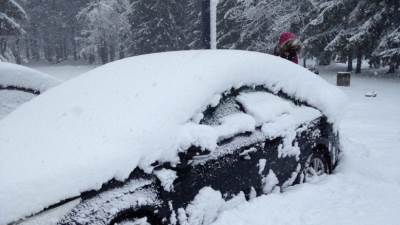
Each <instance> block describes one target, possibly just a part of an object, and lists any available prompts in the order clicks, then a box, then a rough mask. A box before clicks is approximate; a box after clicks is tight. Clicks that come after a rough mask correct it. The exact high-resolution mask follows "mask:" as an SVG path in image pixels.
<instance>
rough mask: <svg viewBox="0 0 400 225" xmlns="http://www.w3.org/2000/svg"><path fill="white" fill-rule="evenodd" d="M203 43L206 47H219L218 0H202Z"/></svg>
mask: <svg viewBox="0 0 400 225" xmlns="http://www.w3.org/2000/svg"><path fill="white" fill-rule="evenodd" d="M201 1H202V4H201V8H202V9H201V15H202V16H201V17H202V21H201V23H202V29H203V31H202V37H201V40H202V43H203V47H204V48H205V49H216V48H217V5H218V0H201Z"/></svg>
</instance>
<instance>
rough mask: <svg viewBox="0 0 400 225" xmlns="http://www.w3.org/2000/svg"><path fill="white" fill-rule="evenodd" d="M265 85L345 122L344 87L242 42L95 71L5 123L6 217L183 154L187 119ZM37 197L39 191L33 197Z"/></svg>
mask: <svg viewBox="0 0 400 225" xmlns="http://www.w3.org/2000/svg"><path fill="white" fill-rule="evenodd" d="M243 85H264V86H265V87H266V88H268V89H270V90H272V91H276V92H277V91H282V92H284V93H286V94H288V95H290V96H293V98H295V99H298V100H301V101H304V102H307V103H308V104H310V105H311V106H314V107H316V108H318V109H319V110H321V111H322V112H323V113H324V114H325V115H326V116H327V117H328V118H329V120H330V121H331V122H335V121H338V119H339V118H340V113H339V112H340V110H341V109H342V107H343V103H344V102H345V96H344V94H343V93H342V92H341V91H340V90H339V89H337V88H336V87H334V86H332V85H330V84H328V83H327V82H325V81H324V80H323V79H322V78H320V77H318V76H316V75H314V74H313V73H311V72H309V71H308V70H306V69H304V68H302V67H300V66H298V65H296V64H294V63H292V62H289V61H286V60H283V59H281V58H279V57H275V56H271V55H266V54H262V53H256V52H248V51H235V50H199V51H178V52H167V53H158V54H149V55H143V56H137V57H131V58H127V59H123V60H119V61H116V62H113V63H110V64H107V65H104V66H101V67H99V68H97V69H94V70H92V71H89V72H88V73H86V74H84V75H81V76H79V77H77V78H74V79H71V80H69V81H67V82H65V83H63V84H62V85H59V86H57V87H55V88H53V89H51V90H49V91H47V92H45V93H44V94H42V95H41V96H39V97H37V98H35V99H33V100H32V101H30V102H28V103H26V104H25V105H23V106H22V107H20V108H18V109H17V110H16V111H14V112H13V113H11V114H10V115H9V116H7V117H6V118H5V119H3V120H2V121H0V180H1V183H2V185H0V208H1V209H2V210H1V211H0V224H3V223H8V222H10V221H13V220H16V219H19V218H21V217H23V216H27V215H30V214H31V213H35V212H38V211H40V210H42V209H43V208H45V207H46V206H49V205H51V204H54V203H57V202H58V201H61V200H63V199H67V198H70V197H73V196H76V195H79V194H80V193H81V192H83V191H87V190H91V189H99V188H100V187H101V185H102V184H103V183H105V182H107V181H108V180H111V179H112V178H116V179H118V180H124V179H125V178H127V177H128V175H129V174H130V172H131V171H132V170H133V169H134V168H136V167H138V166H139V167H140V168H142V169H143V170H145V171H149V170H151V168H150V165H151V163H152V162H154V161H156V160H158V161H176V160H177V152H178V149H179V147H180V141H181V140H180V137H181V135H182V130H181V128H182V126H183V125H184V124H185V123H186V122H188V121H189V120H190V119H191V118H192V116H193V115H195V114H196V113H199V112H200V111H201V110H203V109H205V107H206V106H207V104H209V103H210V102H211V101H212V99H213V98H214V97H215V95H216V94H220V93H223V92H224V91H226V90H228V89H230V88H232V87H241V86H243ZM33 196H35V197H33Z"/></svg>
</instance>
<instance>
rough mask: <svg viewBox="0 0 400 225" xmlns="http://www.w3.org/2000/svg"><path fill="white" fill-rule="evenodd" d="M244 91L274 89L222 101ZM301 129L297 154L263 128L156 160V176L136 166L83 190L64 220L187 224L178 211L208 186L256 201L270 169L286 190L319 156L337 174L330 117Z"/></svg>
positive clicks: (208, 115) (65, 224)
mask: <svg viewBox="0 0 400 225" xmlns="http://www.w3.org/2000/svg"><path fill="white" fill-rule="evenodd" d="M243 91H247V92H255V91H258V92H268V93H272V92H271V91H270V90H268V89H266V88H265V87H263V86H254V87H248V86H244V87H241V88H238V89H231V90H229V91H227V92H225V93H223V95H222V99H221V101H220V104H222V102H224V100H225V99H229V98H235V97H236V96H237V95H238V94H239V93H242V92H243ZM275 94H276V95H278V96H279V97H280V98H282V99H284V100H287V101H291V102H292V103H294V104H295V105H298V106H307V107H309V106H308V104H307V103H306V102H301V101H298V100H294V99H292V98H291V97H290V96H288V95H286V94H285V93H283V92H278V93H275ZM234 104H237V106H238V110H240V111H242V112H245V109H244V108H243V106H242V105H240V104H238V103H237V102H235V103H234ZM217 108H218V105H217V106H214V107H213V106H208V108H207V109H206V110H205V111H204V112H203V114H204V117H203V119H202V120H201V121H200V124H202V123H207V120H212V117H213V115H214V114H215V112H216V111H217ZM295 132H296V137H295V139H294V141H295V142H296V143H297V145H298V147H299V149H300V155H299V156H297V157H296V156H281V155H280V154H279V152H278V149H279V148H280V146H282V144H283V141H284V140H283V137H275V138H272V139H269V138H266V137H264V136H263V135H262V132H261V128H260V127H257V129H256V130H255V131H254V132H243V133H238V134H235V135H234V136H232V137H229V138H225V139H223V140H220V141H219V142H218V147H217V150H216V151H214V152H213V153H211V152H210V151H207V150H206V149H201V148H199V147H196V146H191V147H190V148H189V149H187V150H186V151H183V152H181V153H180V154H179V158H180V163H179V164H177V165H171V164H170V163H158V162H156V163H154V164H153V166H154V170H153V173H152V174H149V173H148V172H147V173H146V172H144V171H143V170H141V169H139V168H136V169H135V170H134V171H133V172H132V173H131V175H130V177H129V179H127V180H126V181H124V182H120V181H116V180H112V181H110V182H108V183H106V184H104V185H103V187H102V188H101V189H100V190H98V191H89V192H85V193H83V194H82V195H81V198H82V201H81V203H79V204H78V205H77V206H76V207H75V208H74V209H73V210H71V211H70V212H69V213H68V214H67V215H66V216H65V217H64V218H63V219H62V220H61V221H60V222H59V223H58V224H60V225H72V224H74V225H78V224H79V225H86V224H96V225H100V224H118V223H121V222H124V221H133V220H136V219H138V218H143V217H146V218H147V221H148V222H149V223H150V224H182V223H183V222H182V221H180V219H178V217H180V218H181V217H182V216H179V215H178V214H182V213H183V214H184V209H185V208H186V207H187V206H188V205H189V204H190V203H191V202H192V201H193V199H195V197H196V195H197V194H198V193H199V191H200V190H201V189H203V188H205V187H211V188H212V189H214V190H216V191H219V192H221V195H222V196H223V199H224V200H229V199H231V198H233V197H234V196H237V195H238V194H240V193H243V194H244V195H245V196H246V199H250V198H252V197H255V196H259V195H262V194H268V193H265V189H263V186H264V185H265V179H266V177H267V176H268V173H269V172H270V171H274V173H275V176H276V178H277V179H278V181H279V183H277V184H276V189H275V191H279V190H280V191H282V190H284V189H285V188H287V187H288V186H290V185H294V184H299V183H302V182H304V181H305V180H306V178H305V176H306V175H307V174H306V171H305V170H306V168H308V167H310V165H309V164H310V163H312V162H310V160H312V158H315V157H316V156H318V157H319V158H320V159H321V160H322V162H323V163H324V164H325V165H324V172H325V173H331V172H332V171H333V170H334V168H335V166H336V165H337V163H338V158H339V157H338V156H339V154H340V147H339V140H338V136H337V133H336V132H335V131H334V128H333V125H332V124H331V123H329V122H328V120H327V118H326V117H325V116H323V115H322V116H321V117H319V118H316V119H314V120H312V121H310V122H308V123H306V124H301V125H299V126H298V127H297V128H296V131H295ZM215 152H217V153H215ZM218 152H222V153H223V154H218ZM261 164H262V165H261ZM261 167H262V168H261ZM161 170H168V171H173V172H174V173H176V178H175V179H174V182H173V185H172V188H171V190H166V189H165V188H164V186H163V184H162V181H160V179H158V178H157V176H156V175H155V174H156V173H157V171H161ZM135 195H137V196H136V197H135ZM143 196H146V197H144V198H143ZM135 199H136V200H135ZM137 199H142V200H137ZM132 200H133V202H130V203H127V201H132ZM185 216H187V215H185Z"/></svg>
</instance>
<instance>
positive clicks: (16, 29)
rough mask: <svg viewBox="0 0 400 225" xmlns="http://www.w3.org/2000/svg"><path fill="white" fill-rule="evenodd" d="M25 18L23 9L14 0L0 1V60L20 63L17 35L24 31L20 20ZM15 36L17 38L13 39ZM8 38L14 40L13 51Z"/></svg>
mask: <svg viewBox="0 0 400 225" xmlns="http://www.w3.org/2000/svg"><path fill="white" fill-rule="evenodd" d="M26 19H27V16H26V13H25V10H24V9H23V8H22V7H21V6H20V5H19V4H18V3H17V2H15V1H14V0H1V1H0V61H3V60H4V61H6V60H7V61H8V60H12V61H14V60H15V61H17V62H18V63H21V58H20V56H19V39H18V37H19V36H20V35H22V34H24V33H25V30H24V29H23V27H22V25H21V24H20V22H21V21H24V20H26ZM15 37H17V38H16V39H15ZM10 40H15V43H14V46H13V50H14V51H13V52H11V50H10V46H9V42H10ZM16 51H18V52H16Z"/></svg>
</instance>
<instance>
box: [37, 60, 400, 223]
mask: <svg viewBox="0 0 400 225" xmlns="http://www.w3.org/2000/svg"><path fill="white" fill-rule="evenodd" d="M33 67H34V68H36V69H39V70H42V71H44V72H47V73H50V74H53V75H55V76H57V77H59V78H61V79H65V80H66V79H69V78H71V77H73V76H76V75H78V74H79V73H81V72H84V71H87V70H90V69H92V68H93V67H88V66H78V67H77V66H67V65H61V66H51V67H48V66H38V65H36V66H33ZM337 69H338V68H337V67H327V68H325V69H322V70H321V74H322V76H323V77H324V78H326V80H328V81H329V82H332V83H335V76H334V74H335V72H336V71H337ZM371 74H372V77H368V78H365V77H352V84H351V87H344V88H342V89H343V90H344V91H345V93H346V94H347V95H348V97H349V106H348V108H347V109H338V110H346V116H345V118H344V120H343V122H342V124H341V128H342V129H341V130H342V133H341V134H342V142H343V145H344V158H343V160H342V162H341V164H340V166H339V168H338V169H337V170H336V171H335V173H334V174H333V175H331V176H326V177H323V178H322V179H320V180H318V181H315V182H313V183H307V184H302V185H298V186H295V187H292V188H289V189H288V190H287V191H285V192H284V193H279V194H270V195H267V196H262V197H259V198H256V199H253V200H251V201H250V202H246V203H243V204H240V205H238V206H237V207H236V208H233V209H230V210H228V211H224V212H222V213H221V214H220V216H219V217H218V218H217V220H216V221H215V222H214V224H213V225H226V224H230V225H269V224H271V225H272V224H274V225H284V224H288V225H289V224H290V225H297V224H298V225H321V224H324V225H329V224H335V225H337V224H340V225H354V224H363V225H396V224H399V212H400V101H399V100H400V80H399V79H388V78H376V77H373V75H374V74H375V72H368V75H371ZM369 91H376V92H377V94H378V96H377V97H376V98H367V97H365V96H364V94H365V93H366V92H369Z"/></svg>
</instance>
